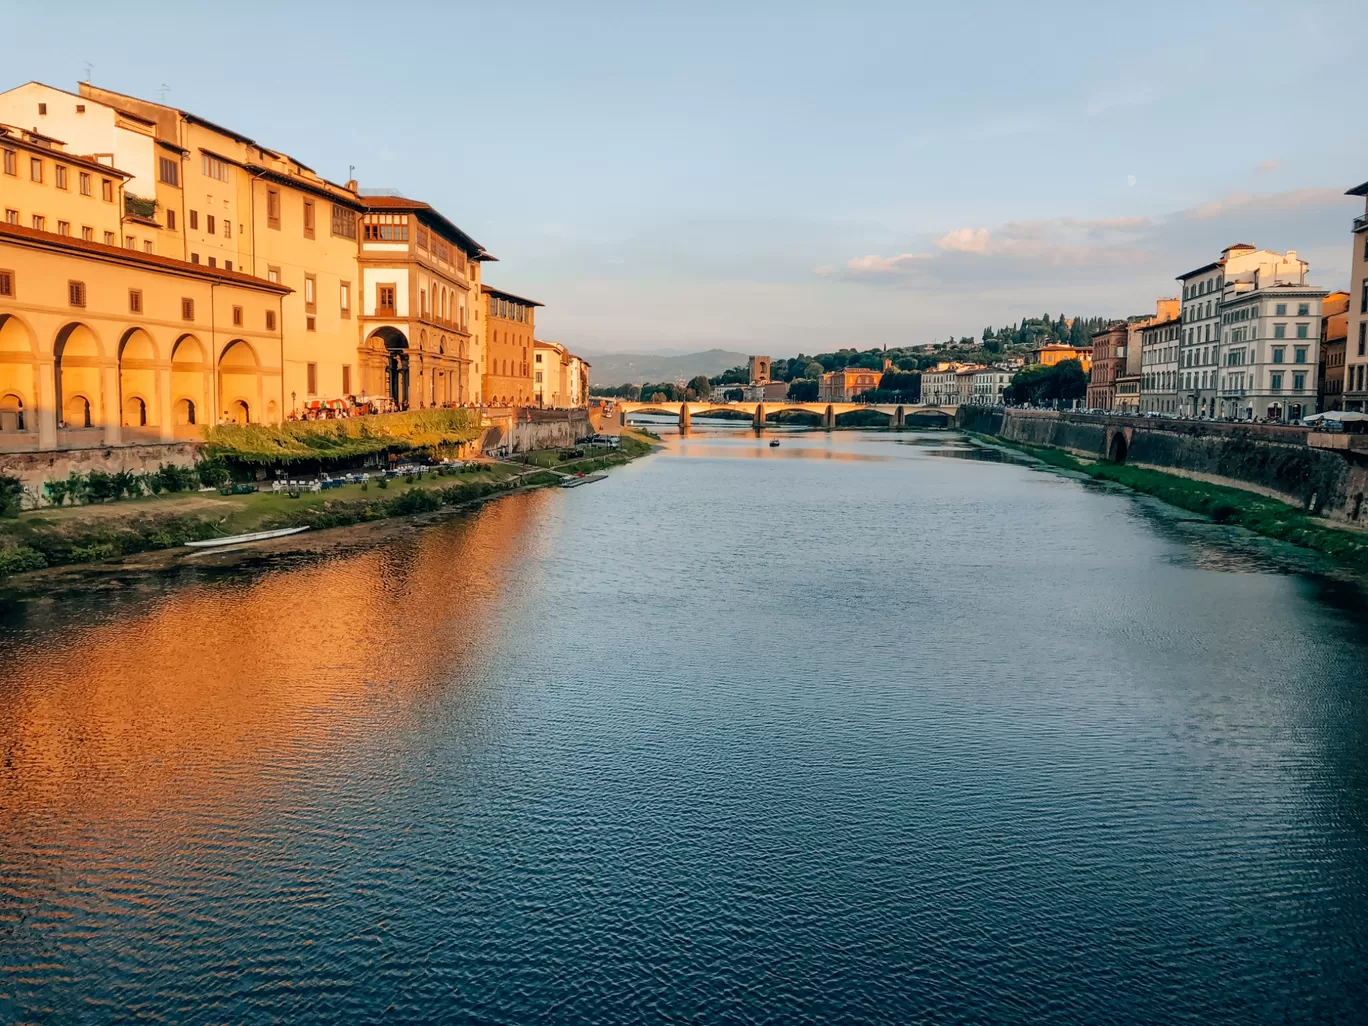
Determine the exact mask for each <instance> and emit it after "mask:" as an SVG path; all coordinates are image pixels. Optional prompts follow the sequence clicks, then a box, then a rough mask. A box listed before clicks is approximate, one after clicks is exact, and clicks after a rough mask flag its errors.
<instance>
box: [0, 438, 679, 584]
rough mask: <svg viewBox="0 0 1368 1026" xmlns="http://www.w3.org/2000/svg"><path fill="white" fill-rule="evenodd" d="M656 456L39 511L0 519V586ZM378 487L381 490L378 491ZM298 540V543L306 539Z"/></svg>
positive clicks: (356, 519)
mask: <svg viewBox="0 0 1368 1026" xmlns="http://www.w3.org/2000/svg"><path fill="white" fill-rule="evenodd" d="M652 448H654V442H653V440H652V438H651V436H649V435H648V434H647V433H642V432H636V431H626V432H623V434H622V436H621V442H620V444H619V447H618V448H615V449H592V450H591V449H587V448H582V449H581V450H579V451H582V452H583V453H584V455H582V456H578V457H572V458H570V459H562V458H560V454H561V452H562V450H545V451H542V452H534V453H528V454H526V457H525V459H524V460H520V461H519V462H516V463H515V462H509V461H484V462H481V463H479V464H478V465H476V467H474V468H472V469H468V470H454V469H453V470H450V471H447V472H445V473H444V472H440V471H433V472H429V473H427V474H425V475H423V476H422V477H421V478H419V477H416V476H410V477H399V478H391V479H388V480H385V479H379V478H377V479H373V480H372V481H370V482H368V483H367V484H351V485H346V486H345V487H342V488H338V489H330V490H329V491H326V492H304V493H301V494H299V495H298V496H297V497H295V498H291V497H290V496H289V495H288V494H287V493H284V492H252V493H249V494H245V495H221V494H218V493H200V492H195V493H189V494H185V493H181V494H175V495H162V496H155V497H152V496H149V497H145V498H141V499H133V500H129V501H126V502H116V503H108V504H101V505H90V506H75V507H57V508H45V509H42V510H35V511H32V512H28V513H24V514H22V515H21V516H20V517H18V518H17V519H10V520H0V578H4V577H5V576H6V575H14V574H23V573H31V572H35V571H42V570H46V569H48V568H56V567H65V566H77V565H82V564H90V563H97V562H102V561H109V560H120V559H124V558H127V557H131V556H138V555H142V554H146V553H152V552H158V551H161V550H173V549H178V548H181V547H182V546H184V545H185V543H186V542H189V541H199V540H203V539H208V538H224V537H230V536H233V535H238V534H245V533H248V532H252V531H269V530H275V529H277V528H286V527H309V528H312V530H311V531H309V532H307V534H308V535H313V534H314V533H315V532H316V531H323V530H329V529H334V528H340V527H349V526H353V525H357V524H364V523H371V522H375V521H381V520H386V519H391V518H395V517H406V516H412V515H414V514H422V513H433V512H436V511H439V510H459V509H464V508H467V507H470V506H473V505H475V504H478V503H480V502H483V501H486V500H488V499H489V498H492V497H497V496H499V495H504V494H511V493H513V492H516V491H522V490H526V489H529V488H544V487H548V486H552V485H556V484H558V483H559V482H560V481H561V479H562V478H563V477H564V476H565V475H567V474H581V473H589V472H591V471H596V470H605V469H607V468H609V467H613V466H619V465H621V464H624V463H627V462H630V461H631V460H634V459H636V458H638V457H640V456H643V455H645V454H646V453H648V452H650V451H651V450H652ZM382 481H383V483H382ZM298 537H301V538H302V537H305V536H303V535H301V536H298Z"/></svg>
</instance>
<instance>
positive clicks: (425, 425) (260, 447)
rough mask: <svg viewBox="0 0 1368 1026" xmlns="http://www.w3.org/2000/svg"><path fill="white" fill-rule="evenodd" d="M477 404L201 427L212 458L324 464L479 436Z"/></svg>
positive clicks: (438, 447) (432, 449) (430, 448)
mask: <svg viewBox="0 0 1368 1026" xmlns="http://www.w3.org/2000/svg"><path fill="white" fill-rule="evenodd" d="M480 431H481V427H480V415H479V412H478V411H476V410H466V409H455V410H441V409H438V410H411V411H409V412H407V413H391V414H385V415H382V416H376V417H352V418H348V419H345V420H310V421H292V422H287V423H284V424H276V425H270V424H228V425H221V426H217V427H208V428H205V431H204V437H205V446H204V452H205V454H206V456H207V457H209V458H210V459H219V460H224V461H228V462H235V463H240V464H245V465H248V466H282V465H286V466H288V465H290V464H294V463H302V462H309V463H317V464H320V465H324V466H326V465H328V464H333V463H337V462H340V461H343V460H354V459H357V458H358V457H362V456H369V455H372V454H375V453H381V452H428V453H433V454H436V453H439V452H441V451H442V450H443V449H445V448H447V447H451V446H458V445H462V444H464V443H467V442H472V441H474V440H475V439H477V438H479V437H480Z"/></svg>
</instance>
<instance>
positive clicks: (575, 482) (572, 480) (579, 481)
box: [560, 474, 608, 488]
mask: <svg viewBox="0 0 1368 1026" xmlns="http://www.w3.org/2000/svg"><path fill="white" fill-rule="evenodd" d="M607 476H608V475H607V474H580V475H577V476H575V477H563V478H561V483H560V486H561V487H562V488H578V487H579V486H580V485H586V484H593V483H594V482H595V481H602V480H603V479H604V478H606V477H607Z"/></svg>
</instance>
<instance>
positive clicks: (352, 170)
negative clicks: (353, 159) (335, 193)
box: [347, 164, 356, 181]
mask: <svg viewBox="0 0 1368 1026" xmlns="http://www.w3.org/2000/svg"><path fill="white" fill-rule="evenodd" d="M355 177H356V165H355V164H348V165H347V180H348V181H351V180H352V179H353V178H355Z"/></svg>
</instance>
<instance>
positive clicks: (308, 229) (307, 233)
mask: <svg viewBox="0 0 1368 1026" xmlns="http://www.w3.org/2000/svg"><path fill="white" fill-rule="evenodd" d="M313 237H314V205H313V200H309V199H306V200H305V201H304V238H306V239H312V238H313Z"/></svg>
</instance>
